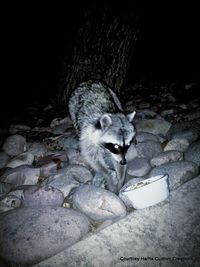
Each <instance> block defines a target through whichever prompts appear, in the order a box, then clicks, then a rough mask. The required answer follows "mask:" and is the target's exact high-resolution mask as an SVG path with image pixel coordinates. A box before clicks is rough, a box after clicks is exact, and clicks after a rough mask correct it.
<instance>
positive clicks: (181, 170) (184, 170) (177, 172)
mask: <svg viewBox="0 0 200 267" xmlns="http://www.w3.org/2000/svg"><path fill="white" fill-rule="evenodd" d="M198 173H199V169H198V166H197V165H196V164H195V163H193V162H190V161H185V160H183V161H175V162H168V163H165V164H162V165H161V166H158V167H155V168H154V169H153V170H152V171H151V172H150V177H152V176H156V175H161V174H168V175H169V188H170V190H174V189H177V188H178V187H179V186H181V185H182V184H184V183H185V182H187V181H189V180H191V179H192V178H194V177H195V176H197V175H198Z"/></svg>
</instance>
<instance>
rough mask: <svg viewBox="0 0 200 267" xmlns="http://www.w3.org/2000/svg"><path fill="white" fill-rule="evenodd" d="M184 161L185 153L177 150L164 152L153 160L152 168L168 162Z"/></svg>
mask: <svg viewBox="0 0 200 267" xmlns="http://www.w3.org/2000/svg"><path fill="white" fill-rule="evenodd" d="M182 159H183V153H182V152H180V151H176V150H170V151H164V152H161V153H159V154H158V155H157V156H155V157H153V158H152V159H151V161H150V162H151V166H153V167H155V166H160V165H162V164H164V163H167V162H172V161H178V160H182Z"/></svg>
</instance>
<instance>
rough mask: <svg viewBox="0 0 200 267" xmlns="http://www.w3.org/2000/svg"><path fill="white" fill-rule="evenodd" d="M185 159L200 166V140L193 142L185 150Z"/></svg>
mask: <svg viewBox="0 0 200 267" xmlns="http://www.w3.org/2000/svg"><path fill="white" fill-rule="evenodd" d="M185 159H186V160H188V161H192V162H194V163H196V164H197V165H198V166H200V141H196V142H194V143H192V144H191V145H190V146H189V148H188V149H187V150H186V151H185Z"/></svg>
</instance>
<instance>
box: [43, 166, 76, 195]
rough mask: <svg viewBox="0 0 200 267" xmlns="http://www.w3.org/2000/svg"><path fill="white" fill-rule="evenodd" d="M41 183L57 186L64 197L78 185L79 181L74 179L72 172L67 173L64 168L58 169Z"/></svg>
mask: <svg viewBox="0 0 200 267" xmlns="http://www.w3.org/2000/svg"><path fill="white" fill-rule="evenodd" d="M42 185H48V186H52V187H54V188H57V189H59V190H60V191H61V192H62V193H63V195H64V197H67V196H68V195H69V194H70V192H71V190H72V189H74V188H76V187H78V186H79V182H78V181H77V180H75V179H74V177H73V175H72V174H68V173H66V172H65V171H64V169H60V170H59V171H58V172H57V173H56V174H54V175H52V176H50V177H48V178H47V179H45V180H44V182H43V183H42Z"/></svg>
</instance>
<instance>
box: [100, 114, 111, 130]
mask: <svg viewBox="0 0 200 267" xmlns="http://www.w3.org/2000/svg"><path fill="white" fill-rule="evenodd" d="M100 124H101V128H102V129H105V128H108V127H109V126H110V125H111V124H112V119H111V117H110V116H109V115H107V114H104V115H103V116H102V117H101V118H100Z"/></svg>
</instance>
